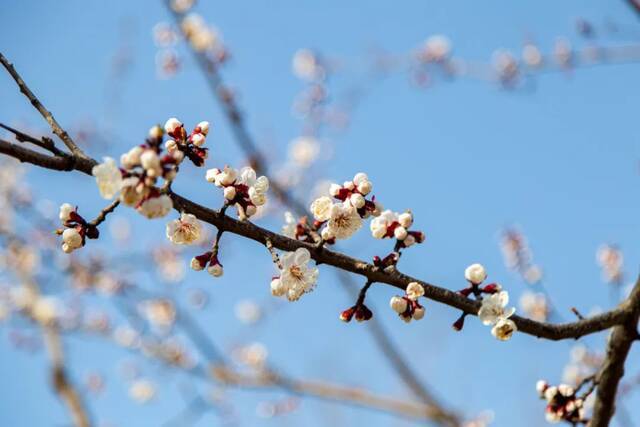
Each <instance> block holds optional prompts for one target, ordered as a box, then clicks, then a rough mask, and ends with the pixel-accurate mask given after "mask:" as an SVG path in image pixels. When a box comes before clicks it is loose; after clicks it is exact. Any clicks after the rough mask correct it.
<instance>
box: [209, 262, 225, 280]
mask: <svg viewBox="0 0 640 427" xmlns="http://www.w3.org/2000/svg"><path fill="white" fill-rule="evenodd" d="M207 272H208V273H209V274H210V275H212V276H213V277H221V276H222V275H223V274H224V268H222V265H221V264H219V263H217V262H216V263H213V264H210V265H209V267H208V268H207Z"/></svg>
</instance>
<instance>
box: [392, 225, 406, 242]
mask: <svg viewBox="0 0 640 427" xmlns="http://www.w3.org/2000/svg"><path fill="white" fill-rule="evenodd" d="M407 234H408V233H407V229H406V228H404V227H402V226H400V227H396V228H395V229H394V230H393V235H394V237H395V238H396V239H398V240H404V239H406V237H407Z"/></svg>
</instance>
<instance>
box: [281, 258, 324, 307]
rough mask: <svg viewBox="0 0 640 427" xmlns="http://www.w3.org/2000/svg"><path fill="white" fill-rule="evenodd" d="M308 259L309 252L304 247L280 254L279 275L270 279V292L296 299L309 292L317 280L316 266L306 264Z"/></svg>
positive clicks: (292, 299) (290, 299)
mask: <svg viewBox="0 0 640 427" xmlns="http://www.w3.org/2000/svg"><path fill="white" fill-rule="evenodd" d="M310 260H311V254H310V253H309V251H308V250H307V249H305V248H298V249H296V251H295V252H288V253H286V254H285V255H284V256H282V259H281V264H282V265H281V269H280V275H279V276H277V277H274V278H273V279H272V280H271V294H273V295H274V296H277V297H281V296H284V297H286V298H287V299H288V300H289V301H297V300H298V299H300V297H301V296H302V295H303V294H305V293H308V292H311V291H312V290H313V289H314V288H315V286H316V282H317V281H318V268H317V267H311V266H309V265H307V264H309V261H310Z"/></svg>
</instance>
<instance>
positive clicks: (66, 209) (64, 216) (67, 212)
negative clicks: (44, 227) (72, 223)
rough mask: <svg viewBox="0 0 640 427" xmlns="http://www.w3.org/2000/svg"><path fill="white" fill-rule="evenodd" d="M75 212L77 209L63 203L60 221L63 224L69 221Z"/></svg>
mask: <svg viewBox="0 0 640 427" xmlns="http://www.w3.org/2000/svg"><path fill="white" fill-rule="evenodd" d="M75 210H76V209H75V208H74V207H73V206H72V205H70V204H69V203H63V204H62V205H60V221H62V222H63V223H64V222H67V221H69V220H70V219H71V218H70V217H71V212H73V211H75Z"/></svg>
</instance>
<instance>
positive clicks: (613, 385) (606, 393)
mask: <svg viewBox="0 0 640 427" xmlns="http://www.w3.org/2000/svg"><path fill="white" fill-rule="evenodd" d="M622 309H623V310H624V313H625V315H626V318H625V321H624V323H622V324H620V325H617V326H616V327H614V328H613V330H612V331H611V335H610V336H609V342H608V344H607V355H606V358H605V360H604V363H603V364H602V367H601V368H600V372H599V373H598V390H597V393H596V402H595V405H594V407H593V418H592V419H591V422H590V423H589V427H605V426H608V425H609V422H610V420H611V417H613V414H614V412H615V401H616V395H617V390H618V384H619V383H620V380H621V379H622V376H623V375H624V364H625V361H626V359H627V356H628V355H629V350H630V349H631V345H632V344H633V342H634V341H635V340H637V339H638V317H640V278H638V281H637V282H636V284H635V286H634V288H633V290H632V291H631V295H630V296H629V298H628V299H627V300H626V301H625V302H624V304H623V306H622Z"/></svg>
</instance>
